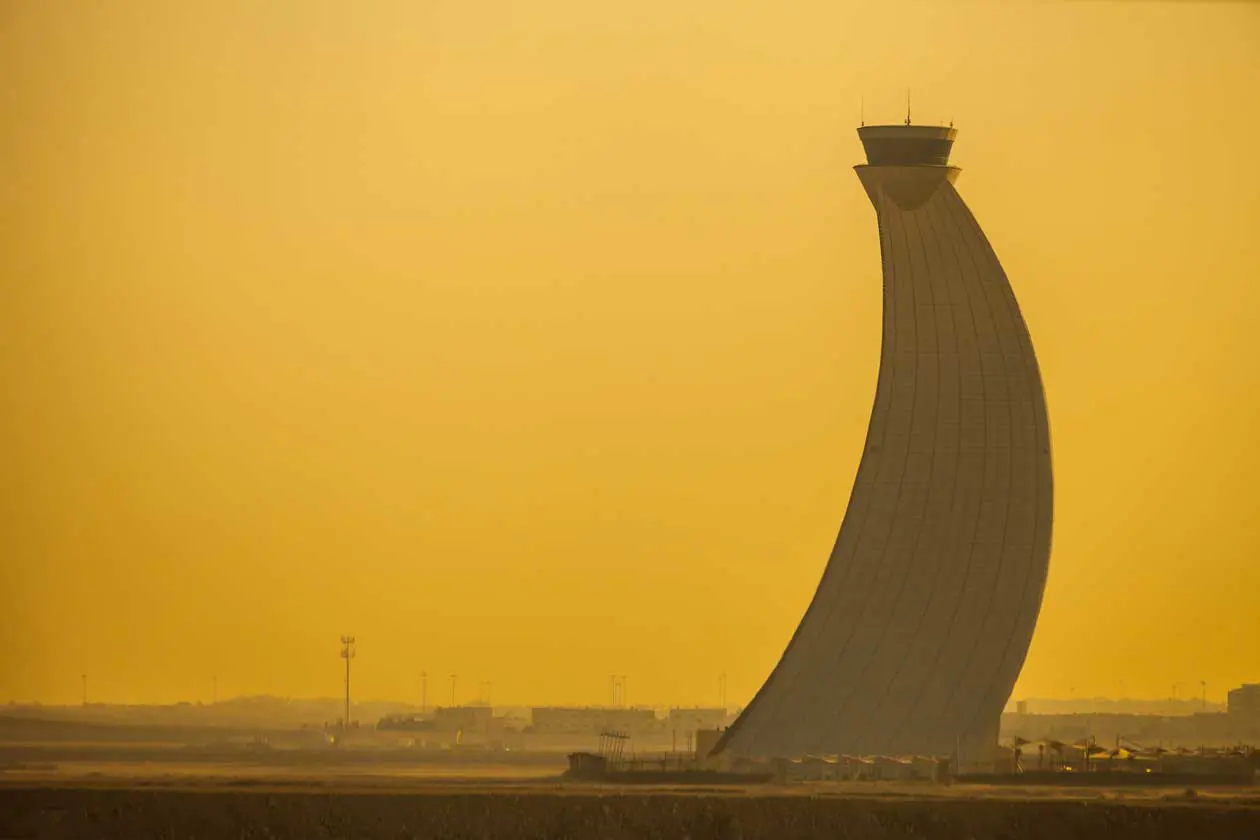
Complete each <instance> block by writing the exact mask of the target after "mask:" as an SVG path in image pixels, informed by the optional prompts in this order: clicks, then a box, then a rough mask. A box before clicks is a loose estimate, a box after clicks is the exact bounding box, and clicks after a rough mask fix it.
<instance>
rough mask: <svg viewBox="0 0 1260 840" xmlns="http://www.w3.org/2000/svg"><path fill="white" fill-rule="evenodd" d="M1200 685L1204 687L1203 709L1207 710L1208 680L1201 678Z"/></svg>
mask: <svg viewBox="0 0 1260 840" xmlns="http://www.w3.org/2000/svg"><path fill="white" fill-rule="evenodd" d="M1199 685H1200V686H1201V687H1202V688H1203V711H1205V712H1206V711H1207V680H1199Z"/></svg>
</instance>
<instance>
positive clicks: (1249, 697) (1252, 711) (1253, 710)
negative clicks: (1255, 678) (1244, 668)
mask: <svg viewBox="0 0 1260 840" xmlns="http://www.w3.org/2000/svg"><path fill="white" fill-rule="evenodd" d="M1227 709H1228V710H1229V714H1230V715H1237V716H1238V717H1244V718H1255V719H1260V683H1246V684H1244V685H1241V686H1239V687H1238V688H1235V689H1233V690H1232V691H1230V692H1229V703H1228V706H1227Z"/></svg>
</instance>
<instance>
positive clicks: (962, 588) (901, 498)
mask: <svg viewBox="0 0 1260 840" xmlns="http://www.w3.org/2000/svg"><path fill="white" fill-rule="evenodd" d="M858 136H859V137H860V138H861V141H862V145H863V146H864V147H865V148H866V158H867V162H866V163H865V164H864V165H860V166H857V167H855V168H856V170H857V175H858V178H859V179H860V180H861V182H862V186H863V187H864V188H865V189H866V193H867V195H868V196H869V197H870V200H871V203H872V204H873V205H874V207H875V216H876V219H877V220H878V224H879V244H880V253H881V254H882V257H883V280H884V304H883V319H884V323H883V342H882V349H881V354H880V364H879V378H878V384H877V386H876V390H875V403H874V408H873V409H872V411H871V420H870V427H869V430H868V432H867V436H866V444H865V448H864V449H863V452H862V458H861V462H860V465H859V467H858V472H857V477H856V478H855V480H854V486H853V490H852V494H851V496H850V498H849V506H848V509H847V511H846V512H845V515H844V519H843V522H842V524H841V526H840V532H839V536H838V537H837V539H836V543H835V547H834V548H833V550H832V552H831V557H830V560H829V561H828V563H827V566H826V569H825V570H824V572H823V575H822V581H821V582H820V583H819V585H818V590H817V592H816V593H815V595H814V598H813V601H812V602H811V603H810V605H809V608H808V609H807V610H806V612H805V616H804V618H803V619H802V620H801V623H800V626H799V627H798V628H797V630H796V633H795V634H794V635H793V637H792V639H791V641H790V642H789V643H788V645H787V649H786V650H785V651H784V653H783V656H782V658H781V659H780V660H779V663H778V665H777V666H776V667H775V669H774V671H773V672H772V673H771V674H770V677H769V678H768V679H767V680H766V683H765V684H764V685H763V686H762V688H761V690H760V691H759V692H758V693H757V695H756V697H755V698H754V699H753V701H752V702H751V703H750V704H749V706H748V708H747V709H746V710H745V711H744V713H743V714H742V715H740V717H739V718H738V719H737V720H736V722H735V723H734V724H733V725H732V726H731V727H730V729H728V730H727V731H726V733H725V734H724V736H723V738H722V739H721V741H720V742H719V743H718V745H717V746H716V747H715V748H714V752H713V755H715V756H720V755H726V756H730V757H736V756H763V757H782V758H790V757H798V756H804V755H839V754H847V755H935V756H947V755H949V756H957V757H958V759H959V760H960V761H961V763H962V765H963V766H964V767H965V766H967V765H968V764H972V763H974V762H977V761H981V760H984V759H985V758H987V757H988V756H989V755H990V754H991V752H992V748H993V747H994V746H995V745H996V744H997V738H998V723H999V720H1000V716H1001V713H1002V709H1003V707H1004V706H1005V704H1006V702H1007V700H1008V699H1009V697H1010V693H1011V690H1012V688H1013V687H1014V684H1015V680H1016V677H1017V676H1018V675H1019V671H1020V669H1021V667H1022V666H1023V662H1024V657H1025V655H1026V653H1027V651H1028V644H1029V642H1030V640H1031V638H1032V633H1033V626H1034V624H1035V623H1036V620H1037V613H1038V612H1039V610H1040V607H1041V598H1042V593H1043V591H1044V589H1045V582H1046V572H1047V568H1048V565H1049V559H1050V529H1051V517H1052V509H1053V505H1052V503H1053V480H1052V474H1051V464H1050V430H1049V424H1048V420H1047V415H1046V402H1045V396H1044V394H1043V391H1042V384H1041V375H1040V372H1039V369H1038V366H1037V359H1036V356H1035V354H1034V353H1033V346H1032V341H1031V339H1030V338H1029V334H1028V328H1027V326H1026V324H1025V323H1024V319H1023V317H1022V316H1021V314H1020V310H1019V304H1018V303H1017V302H1016V300H1015V295H1014V293H1013V292H1012V290H1011V286H1010V283H1009V282H1008V281H1007V278H1006V273H1005V272H1004V271H1003V270H1002V266H1001V264H1000V263H999V262H998V259H997V256H996V255H995V254H994V252H993V248H992V247H991V246H990V245H989V242H988V239H986V238H985V235H984V233H983V232H982V231H981V230H980V227H979V225H977V224H976V220H975V218H974V217H973V216H972V214H971V211H970V210H968V209H967V206H966V205H965V204H964V203H963V200H962V198H961V197H959V195H958V192H957V191H956V190H955V189H954V182H955V180H956V179H957V177H958V173H959V170H958V168H957V167H954V166H951V165H950V164H949V155H950V151H951V149H952V147H953V143H954V138H955V136H956V132H955V130H954V129H953V128H952V127H943V126H917V125H909V124H908V121H907V124H906V125H877V126H863V127H862V128H859V129H858Z"/></svg>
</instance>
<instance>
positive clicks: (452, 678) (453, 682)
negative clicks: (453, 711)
mask: <svg viewBox="0 0 1260 840" xmlns="http://www.w3.org/2000/svg"><path fill="white" fill-rule="evenodd" d="M457 677H458V675H457V674H451V708H454V707H455V680H456V679H457Z"/></svg>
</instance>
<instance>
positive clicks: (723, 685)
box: [718, 671, 726, 712]
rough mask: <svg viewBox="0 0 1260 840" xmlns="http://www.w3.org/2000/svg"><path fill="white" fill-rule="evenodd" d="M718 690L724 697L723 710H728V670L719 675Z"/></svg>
mask: <svg viewBox="0 0 1260 840" xmlns="http://www.w3.org/2000/svg"><path fill="white" fill-rule="evenodd" d="M718 691H719V693H720V694H721V697H722V711H723V712H725V711H726V672H725V671H723V672H722V676H720V677H718Z"/></svg>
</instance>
